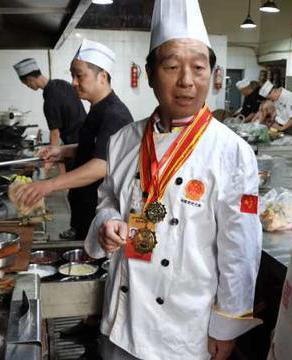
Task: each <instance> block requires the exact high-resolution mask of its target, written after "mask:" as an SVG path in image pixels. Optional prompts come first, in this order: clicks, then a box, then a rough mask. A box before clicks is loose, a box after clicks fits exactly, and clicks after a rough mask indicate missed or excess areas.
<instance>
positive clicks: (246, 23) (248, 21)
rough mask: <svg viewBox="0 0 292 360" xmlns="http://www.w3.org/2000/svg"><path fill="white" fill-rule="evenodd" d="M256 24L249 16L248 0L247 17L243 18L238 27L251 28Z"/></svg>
mask: <svg viewBox="0 0 292 360" xmlns="http://www.w3.org/2000/svg"><path fill="white" fill-rule="evenodd" d="M256 26H257V25H256V24H255V23H254V22H253V20H252V18H251V16H250V0H248V13H247V17H246V19H245V20H244V22H243V23H242V24H241V25H240V27H241V28H242V29H253V28H255V27H256Z"/></svg>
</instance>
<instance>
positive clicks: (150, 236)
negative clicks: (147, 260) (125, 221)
mask: <svg viewBox="0 0 292 360" xmlns="http://www.w3.org/2000/svg"><path fill="white" fill-rule="evenodd" d="M132 243H133V246H134V249H135V251H137V252H138V253H140V254H147V253H149V252H152V250H153V249H154V248H155V246H156V244H157V241H156V236H155V232H154V231H151V230H149V229H147V228H143V229H139V230H138V231H137V234H136V236H135V237H134V239H133V240H132Z"/></svg>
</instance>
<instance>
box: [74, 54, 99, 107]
mask: <svg viewBox="0 0 292 360" xmlns="http://www.w3.org/2000/svg"><path fill="white" fill-rule="evenodd" d="M70 71H71V75H72V85H73V87H74V88H75V90H76V91H77V94H78V96H79V97H80V98H81V99H83V100H88V101H91V100H92V98H93V96H95V95H96V93H98V91H100V90H99V88H100V86H99V75H100V74H97V73H96V72H95V71H94V70H93V69H90V68H89V67H88V66H87V63H86V62H84V61H82V60H77V59H74V60H73V61H72V63H71V68H70Z"/></svg>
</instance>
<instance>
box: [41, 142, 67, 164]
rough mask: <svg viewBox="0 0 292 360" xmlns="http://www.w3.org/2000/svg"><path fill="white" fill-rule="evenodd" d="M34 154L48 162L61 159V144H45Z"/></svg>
mask: <svg viewBox="0 0 292 360" xmlns="http://www.w3.org/2000/svg"><path fill="white" fill-rule="evenodd" d="M35 155H36V156H38V157H40V158H42V159H44V160H45V161H49V162H54V161H60V160H61V159H62V148H61V146H52V145H50V146H46V147H43V148H41V149H40V150H38V151H37V152H36V154H35Z"/></svg>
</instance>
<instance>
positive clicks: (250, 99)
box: [241, 86, 265, 116]
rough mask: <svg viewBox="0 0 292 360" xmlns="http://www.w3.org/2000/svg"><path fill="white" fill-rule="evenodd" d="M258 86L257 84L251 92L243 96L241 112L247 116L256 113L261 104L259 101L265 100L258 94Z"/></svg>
mask: <svg viewBox="0 0 292 360" xmlns="http://www.w3.org/2000/svg"><path fill="white" fill-rule="evenodd" d="M260 88H261V87H260V86H258V87H257V88H256V89H255V90H254V91H253V92H252V93H251V94H249V95H247V96H246V97H245V98H244V101H243V105H242V110H241V114H242V115H244V116H248V115H250V114H252V113H254V114H255V113H256V112H257V111H258V109H259V107H260V105H261V102H262V101H263V100H265V98H263V97H262V96H261V95H259V91H260Z"/></svg>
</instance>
